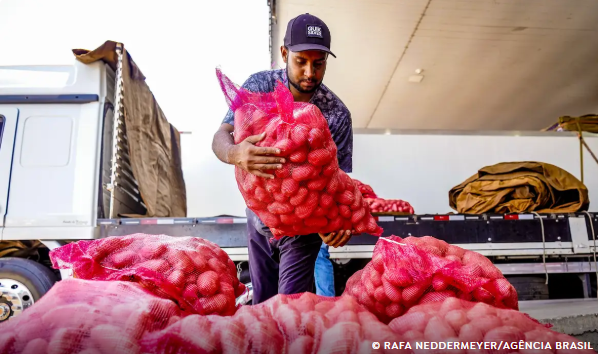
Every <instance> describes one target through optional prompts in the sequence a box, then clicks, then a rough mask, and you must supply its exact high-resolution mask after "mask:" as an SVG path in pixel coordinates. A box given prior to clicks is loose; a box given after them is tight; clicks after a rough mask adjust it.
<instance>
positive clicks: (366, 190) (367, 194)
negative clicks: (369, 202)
mask: <svg viewBox="0 0 598 354" xmlns="http://www.w3.org/2000/svg"><path fill="white" fill-rule="evenodd" d="M353 182H355V184H356V185H357V187H358V188H359V191H360V192H361V195H363V197H364V198H366V199H370V198H373V199H375V198H378V196H377V195H376V193H375V192H374V189H373V188H372V186H370V185H369V184H365V183H362V182H361V181H358V180H356V179H354V180H353Z"/></svg>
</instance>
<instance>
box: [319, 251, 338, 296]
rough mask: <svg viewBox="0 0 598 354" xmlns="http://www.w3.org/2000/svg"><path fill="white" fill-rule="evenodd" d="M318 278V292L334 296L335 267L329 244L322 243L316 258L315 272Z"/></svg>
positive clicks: (322, 294)
mask: <svg viewBox="0 0 598 354" xmlns="http://www.w3.org/2000/svg"><path fill="white" fill-rule="evenodd" d="M314 274H315V279H316V294H317V295H321V296H330V297H334V296H335V295H336V294H335V291H334V269H333V268H332V261H331V260H330V253H328V245H327V244H325V243H322V247H320V252H319V253H318V258H317V259H316V270H315V272H314Z"/></svg>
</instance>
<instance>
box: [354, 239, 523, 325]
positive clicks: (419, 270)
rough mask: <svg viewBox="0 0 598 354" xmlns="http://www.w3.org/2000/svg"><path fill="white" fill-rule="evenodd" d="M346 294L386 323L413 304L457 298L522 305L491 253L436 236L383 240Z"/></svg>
mask: <svg viewBox="0 0 598 354" xmlns="http://www.w3.org/2000/svg"><path fill="white" fill-rule="evenodd" d="M345 294H347V295H351V296H353V297H355V298H356V299H357V300H358V301H359V303H360V304H363V305H364V306H366V307H367V308H368V309H369V310H370V311H372V312H373V313H374V314H376V316H378V318H379V319H380V320H381V321H382V322H384V323H388V322H390V321H391V320H392V319H394V318H396V317H397V316H400V315H401V314H402V313H404V312H405V311H406V310H408V309H409V308H410V307H412V306H415V305H418V304H425V303H428V302H442V301H444V300H445V299H447V298H455V297H456V298H460V299H464V300H472V301H478V302H484V303H488V304H491V305H493V306H496V307H499V308H511V309H518V301H517V292H516V290H515V288H514V287H513V286H512V285H511V284H510V283H509V282H508V281H507V280H506V279H505V278H504V276H503V275H502V273H501V272H500V270H499V269H498V268H496V266H494V265H493V264H492V262H490V260H489V259H488V258H486V257H484V256H482V255H481V254H479V253H476V252H473V251H468V250H464V249H462V248H460V247H457V246H453V245H449V244H447V243H446V242H444V241H441V240H438V239H435V238H433V237H430V236H424V237H421V238H418V237H407V238H405V239H402V238H400V237H397V236H391V237H389V238H387V239H381V240H379V241H378V242H377V244H376V246H375V248H374V254H373V257H372V260H371V261H370V262H369V263H368V264H367V265H366V267H365V268H364V269H363V271H361V272H359V273H358V274H354V275H353V276H352V277H351V278H350V279H349V282H348V284H347V287H346V288H345Z"/></svg>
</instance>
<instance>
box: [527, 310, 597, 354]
mask: <svg viewBox="0 0 598 354" xmlns="http://www.w3.org/2000/svg"><path fill="white" fill-rule="evenodd" d="M519 310H520V311H521V312H525V313H527V314H528V315H530V316H531V317H533V318H535V319H537V320H538V321H540V322H542V323H551V324H552V325H553V326H554V327H552V329H553V330H555V331H557V332H561V333H566V334H569V335H571V336H573V337H576V338H578V339H579V340H581V341H584V342H591V343H592V348H594V349H595V350H596V352H598V299H573V300H536V301H520V302H519Z"/></svg>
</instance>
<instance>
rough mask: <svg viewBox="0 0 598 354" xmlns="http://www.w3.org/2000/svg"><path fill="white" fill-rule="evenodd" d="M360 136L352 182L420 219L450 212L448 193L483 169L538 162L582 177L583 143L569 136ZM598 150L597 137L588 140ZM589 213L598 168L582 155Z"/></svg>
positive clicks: (596, 204)
mask: <svg viewBox="0 0 598 354" xmlns="http://www.w3.org/2000/svg"><path fill="white" fill-rule="evenodd" d="M453 134H454V135H449V134H444V135H440V134H432V133H430V134H423V133H422V134H402V135H381V134H369V135H368V134H356V135H355V143H354V144H355V146H354V149H353V154H354V158H353V171H354V173H353V174H352V177H354V178H356V179H359V180H361V181H362V182H364V183H367V184H370V185H371V186H372V187H373V188H374V191H376V193H377V194H378V195H379V196H381V197H383V198H388V199H394V198H396V199H404V200H407V201H408V202H410V203H411V204H412V205H413V208H414V209H415V212H416V213H417V214H436V213H440V214H444V213H447V212H451V211H453V212H454V210H452V209H451V208H450V207H449V200H448V193H449V191H450V189H451V188H453V187H454V186H457V185H459V184H461V183H462V182H463V181H465V180H466V179H467V178H469V177H471V176H472V175H474V174H475V173H477V171H478V170H479V169H480V168H482V167H484V166H489V165H493V164H496V163H500V162H510V161H539V162H546V163H550V164H553V165H556V166H558V167H560V168H562V169H564V170H566V171H568V172H569V173H571V174H572V175H574V176H575V177H577V178H580V177H581V176H580V162H579V141H578V139H577V137H576V136H574V135H573V134H569V133H562V134H560V135H558V134H543V135H541V134H537V135H536V136H506V135H505V136H501V135H457V134H456V133H453ZM586 140H587V143H588V145H589V146H590V148H591V149H592V150H593V151H598V137H595V136H593V137H587V138H586ZM584 167H585V176H584V177H585V178H584V179H585V184H586V186H587V188H588V190H589V197H590V211H595V212H596V211H598V165H597V164H596V163H595V162H594V160H593V159H592V157H591V156H590V155H589V154H588V153H587V152H585V153H584Z"/></svg>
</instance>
